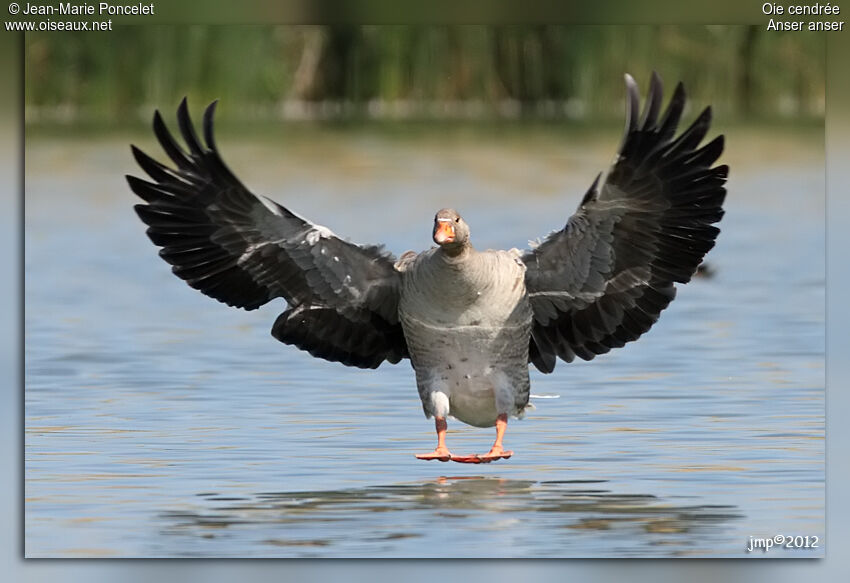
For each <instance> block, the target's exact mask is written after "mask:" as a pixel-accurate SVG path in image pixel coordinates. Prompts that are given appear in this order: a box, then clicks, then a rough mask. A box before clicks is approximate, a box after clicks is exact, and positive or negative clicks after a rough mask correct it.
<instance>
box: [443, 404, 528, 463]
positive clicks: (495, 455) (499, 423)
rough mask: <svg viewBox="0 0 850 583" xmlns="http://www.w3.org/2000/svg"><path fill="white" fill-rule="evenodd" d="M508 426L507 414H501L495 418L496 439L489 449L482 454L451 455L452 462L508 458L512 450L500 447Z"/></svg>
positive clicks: (492, 460)
mask: <svg viewBox="0 0 850 583" xmlns="http://www.w3.org/2000/svg"><path fill="white" fill-rule="evenodd" d="M507 428H508V415H507V414H506V413H505V414H502V415H499V416H498V417H497V418H496V441H495V443H493V447H491V448H490V451H488V452H487V453H485V454H484V455H479V454H473V455H453V456H452V461H453V462H460V463H462V464H487V463H490V462H494V461H496V460H500V459H508V458H509V457H511V456H512V455H514V452H512V451H510V450H506V449H504V448H503V447H502V438H503V437H504V436H505V430H506V429H507Z"/></svg>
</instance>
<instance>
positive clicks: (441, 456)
mask: <svg viewBox="0 0 850 583" xmlns="http://www.w3.org/2000/svg"><path fill="white" fill-rule="evenodd" d="M434 426H435V427H436V429H437V449H435V450H434V451H432V452H431V453H417V454H416V458H417V459H420V460H440V461H441V462H447V461H449V460H450V459H452V452H450V451H449V448H447V447H446V429H448V426H449V425H448V423H446V418H445V417H436V416H435V417H434Z"/></svg>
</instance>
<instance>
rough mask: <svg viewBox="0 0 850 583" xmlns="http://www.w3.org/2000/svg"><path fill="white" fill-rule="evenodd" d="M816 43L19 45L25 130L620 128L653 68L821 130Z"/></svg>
mask: <svg viewBox="0 0 850 583" xmlns="http://www.w3.org/2000/svg"><path fill="white" fill-rule="evenodd" d="M824 38H825V37H824V36H823V35H817V34H808V33H794V34H782V33H767V32H765V31H764V30H762V27H758V26H746V25H728V26H727V25H723V26H703V25H699V26H697V25H694V26H681V25H676V26H665V25H645V26H635V25H628V26H590V25H527V26H526V25H523V26H500V25H482V26H446V25H408V26H384V25H379V26H362V25H327V26H324V25H323V26H301V25H298V26H295V25H283V26H277V25H275V26H271V25H269V26H253V25H245V26H232V25H231V26H210V25H191V26H189V25H186V26H145V27H142V26H125V27H121V28H120V29H119V30H117V31H116V32H115V33H113V34H108V35H106V34H93V33H79V34H77V33H68V34H61V35H57V34H53V35H51V34H37V33H30V34H28V35H27V37H26V50H25V54H26V56H25V66H26V81H25V83H26V119H27V122H28V123H29V124H53V123H75V122H76V123H79V122H82V123H94V124H101V123H102V124H109V125H113V124H116V123H118V124H120V123H135V122H140V121H142V120H145V121H146V120H147V119H148V117H149V114H150V110H151V109H152V108H153V107H163V106H170V105H171V104H175V103H176V102H177V101H178V100H179V99H180V98H181V97H182V96H184V95H190V96H191V97H192V99H193V101H194V100H198V101H195V102H196V103H197V102H199V101H204V100H211V99H214V98H221V99H224V100H226V101H227V102H228V107H227V108H225V109H226V111H222V113H221V115H222V117H223V118H224V119H225V120H226V119H228V118H229V119H231V120H234V119H239V120H245V119H255V120H268V119H287V120H296V119H371V118H375V119H443V118H445V119H457V118H461V119H485V120H486V119H501V118H509V119H510V118H523V119H525V118H542V119H555V120H557V119H564V120H569V121H579V122H580V121H582V120H592V121H599V120H605V119H611V120H614V119H616V120H619V119H620V118H621V117H622V108H623V105H622V96H623V82H622V74H623V72H631V73H632V74H633V75H634V76H635V78H636V79H638V81H639V82H641V84H642V85H643V84H644V82H645V80H646V79H647V78H648V74H649V72H650V71H651V70H658V71H659V72H660V73H661V74H662V76H663V77H664V78H665V79H667V80H668V82H673V81H674V80H682V81H683V82H684V83H685V85H686V86H687V87H688V89H689V91H690V93H691V94H692V95H700V97H701V99H704V100H708V101H710V102H711V103H712V104H713V106H714V107H715V111H716V113H717V114H718V116H722V117H723V118H724V119H725V120H727V121H733V120H744V119H746V120H750V119H754V118H755V119H759V120H774V119H783V118H822V116H823V112H824V67H825V59H824V43H825V41H824Z"/></svg>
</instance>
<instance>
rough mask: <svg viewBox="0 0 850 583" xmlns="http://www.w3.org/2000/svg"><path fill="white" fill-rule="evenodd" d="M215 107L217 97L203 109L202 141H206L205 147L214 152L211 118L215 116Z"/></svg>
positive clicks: (216, 105)
mask: <svg viewBox="0 0 850 583" xmlns="http://www.w3.org/2000/svg"><path fill="white" fill-rule="evenodd" d="M216 107H218V99H216V100H215V101H213V102H212V103H210V104H209V105H208V106H207V108H206V110H204V141H205V142H206V143H207V147H208V148H209V149H210V150H212V151H214V152H215V151H216V150H217V148H216V146H215V136H214V135H213V118H214V117H215V110H216Z"/></svg>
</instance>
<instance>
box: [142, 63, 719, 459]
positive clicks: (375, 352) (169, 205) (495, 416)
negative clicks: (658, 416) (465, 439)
mask: <svg viewBox="0 0 850 583" xmlns="http://www.w3.org/2000/svg"><path fill="white" fill-rule="evenodd" d="M626 89H627V91H626V94H627V104H626V129H625V135H624V137H623V140H622V143H621V145H620V148H619V152H618V155H617V158H616V160H615V162H614V164H613V166H612V167H611V169H610V170H609V172H608V174H607V176H606V178H605V180H604V181H602V182H601V183H600V177H601V174H600V175H599V176H597V177H596V180H594V182H593V184H592V185H591V186H590V189H589V190H588V191H587V193H586V194H585V195H584V197H583V198H582V199H581V203H580V204H579V206H578V209H577V211H576V212H575V214H573V215H572V216H571V217H570V218H569V220H568V221H567V223H566V225H565V226H564V227H563V228H562V229H560V230H557V231H554V232H553V233H551V234H550V235H548V236H547V237H546V238H545V239H544V240H543V241H542V242H541V243H539V244H538V245H537V246H534V247H533V248H532V249H530V250H527V251H525V252H520V251H517V250H516V249H514V250H511V251H477V250H476V249H475V248H474V247H473V246H472V244H471V242H470V229H469V226H468V225H467V224H466V222H465V221H464V220H463V218H462V217H461V216H460V215H459V214H458V213H457V211H455V210H453V209H442V210H440V211H439V212H437V214H436V216H435V217H434V222H433V231H432V237H433V240H434V242H435V243H436V247H432V248H431V249H429V250H427V251H424V252H422V253H419V254H416V253H414V252H412V251H408V252H407V253H405V254H404V255H402V256H401V257H400V258H399V259H398V260H396V259H395V258H394V257H393V256H392V255H390V254H389V253H388V252H386V251H384V250H383V248H382V247H380V246H360V245H356V244H354V243H351V242H348V241H346V240H344V239H341V238H339V237H338V236H336V235H335V234H334V233H333V232H331V231H330V230H329V229H328V228H326V227H323V226H320V225H317V224H315V223H312V222H310V221H308V220H306V219H304V218H302V217H300V216H298V215H297V214H295V213H294V212H292V211H290V210H289V209H287V208H285V207H283V206H281V205H279V204H277V203H275V202H273V201H271V200H269V199H267V198H260V197H257V196H256V195H254V194H252V193H251V192H250V191H249V190H248V189H247V188H246V187H245V186H244V185H243V184H242V182H240V180H239V179H238V178H236V176H235V175H234V174H233V173H232V172H231V171H230V170H229V169H228V168H227V166H225V164H224V162H223V161H222V159H221V157H220V156H219V152H218V149H217V148H216V144H215V140H214V139H213V113H214V111H215V106H216V103H215V102H213V103H212V104H211V105H210V106H209V107H208V108H207V110H206V112H205V114H204V119H203V136H204V139H203V142H202V141H201V140H200V139H199V138H198V136H197V135H196V133H195V130H194V128H193V125H192V122H191V120H190V118H189V112H188V108H187V105H186V100H185V98H184V99H183V101H182V103H181V104H180V106H179V108H178V111H177V120H178V123H179V128H180V133H181V134H182V136H183V140H184V141H185V144H186V146H187V147H188V149H184V148H183V147H182V146H180V145H179V144H178V143H177V142H176V141H175V140H174V138H173V137H172V135H171V134H170V133H169V132H168V130H167V129H166V127H165V124H164V123H163V120H162V117H161V116H160V114H159V112H158V111H157V112H156V113H155V114H154V119H153V129H154V133H155V134H156V137H157V138H158V140H159V142H160V144H161V145H162V148H163V149H164V150H165V152H166V154H167V155H168V157H169V158H170V159H171V161H172V162H173V166H171V167H169V166H165V165H163V164H160V163H159V162H157V161H155V160H153V159H152V158H150V157H149V156H147V155H146V154H145V153H143V152H142V151H141V150H139V149H138V148H136V147H135V146H133V147H132V152H133V155H134V157H135V159H136V161H137V162H138V164H139V166H141V168H142V169H143V170H144V171H145V172H146V173H147V174H148V175H149V176H150V178H151V179H152V181H147V180H142V179H139V178H136V177H133V176H127V181H128V182H129V186H130V188H131V189H132V190H133V192H135V193H136V194H137V195H138V196H139V197H141V198H142V199H143V200H144V201H145V204H138V205H136V207H135V209H136V212H137V213H138V215H139V217H140V218H141V220H142V221H143V222H144V223H146V224H147V225H148V229H147V234H148V236H149V237H150V239H151V241H153V243H154V244H155V245H157V246H159V247H161V250H160V252H159V254H160V256H161V257H162V258H163V259H164V260H165V261H167V262H168V263H170V264H171V265H172V266H173V267H172V270H173V272H174V274H175V275H177V276H178V277H179V278H181V279H183V280H185V281H186V282H187V283H188V284H189V285H190V286H191V287H193V288H195V289H197V290H199V291H201V292H202V293H204V294H206V295H208V296H210V297H212V298H215V299H216V300H219V301H221V302H223V303H225V304H227V305H230V306H235V307H239V308H243V309H245V310H253V309H256V308H258V307H259V306H261V305H263V304H265V303H266V302H268V301H270V300H272V299H274V298H284V299H285V300H286V302H287V303H288V309H286V310H285V311H284V312H283V313H282V314H280V316H278V318H277V320H276V321H275V323H274V325H273V327H272V335H273V336H274V337H275V338H277V339H278V340H280V341H281V342H283V343H285V344H291V345H294V346H296V347H298V348H300V349H301V350H305V351H307V352H309V353H310V354H311V355H313V356H316V357H319V358H324V359H326V360H329V361H333V362H340V363H342V364H344V365H348V366H356V367H361V368H376V367H378V366H379V365H380V364H381V363H382V362H384V361H387V362H390V363H393V364H396V363H398V362H400V361H402V360H403V359H410V362H411V364H412V366H413V368H414V369H415V373H416V384H417V387H418V389H419V396H420V398H421V400H422V407H423V409H424V412H425V415H426V417H428V418H431V417H433V418H434V421H435V427H436V432H437V446H436V448H435V449H434V451H432V452H430V453H426V454H418V455H417V456H416V457H417V458H420V459H425V460H433V459H437V460H441V461H449V460H453V461H458V462H468V463H481V462H490V461H493V460H497V459H501V458H508V457H510V456H511V454H512V452H511V451H509V450H506V449H505V448H504V447H503V443H502V442H503V438H504V434H505V429H506V427H507V423H508V418H509V417H510V416H517V417H519V416H521V415H522V414H523V412H524V410H525V408H526V406H527V405H528V396H529V364H533V365H534V366H535V367H537V369H538V370H540V371H542V372H544V373H551V372H552V371H553V370H554V369H555V363H556V359H557V358H561V359H562V360H564V361H566V362H571V361H572V360H573V359H574V358H575V357H576V356H578V357H579V358H582V359H585V360H590V359H592V358H594V357H595V356H596V355H598V354H603V353H606V352H608V351H609V350H611V349H612V348H618V347H621V346H623V345H624V344H626V343H627V342H630V341H632V340H636V339H637V338H639V337H640V336H641V335H642V334H643V333H644V332H646V331H647V330H649V329H650V327H651V326H652V325H653V323H655V321H656V320H657V319H658V317H659V314H660V312H661V311H662V310H664V309H665V308H666V307H667V305H668V304H669V303H670V302H671V301H672V300H673V297H674V295H675V292H676V288H675V284H676V283H686V282H688V281H689V280H690V278H691V276H692V275H693V274H694V272H695V271H696V269H697V266H698V265H699V264H700V262H701V261H702V259H703V257H704V256H705V254H706V253H707V252H708V251H709V250H710V249H711V248H712V247H713V246H714V242H715V239H716V237H717V235H718V233H719V229H718V228H717V227H716V226H714V223H717V222H718V221H719V220H720V219H721V217H722V216H723V210H722V204H723V200H724V198H725V195H726V190H725V188H724V183H725V181H726V176H727V173H728V167H727V166H725V165H721V166H714V167H712V165H713V164H714V163H715V161H716V160H717V159H718V158H719V157H720V154H721V153H722V151H723V136H718V137H716V138H714V139H713V140H711V141H710V142H708V143H707V144H705V145H703V146H702V147H700V143H701V142H702V141H703V138H704V137H705V135H706V133H707V132H708V129H709V125H710V122H711V109H710V108H706V109H705V110H704V111H703V112H702V113H701V114H700V115H699V116H698V117H697V118H696V120H695V121H694V122H693V124H691V126H690V127H689V128H688V129H687V130H685V131H684V132H682V133H681V134H680V135H678V137H677V136H676V135H675V134H676V129H677V126H678V124H679V119H680V117H681V115H682V110H683V109H684V106H685V91H684V88H683V86H682V84H681V83H679V84H678V86H677V87H676V89H675V91H674V92H673V96H672V98H671V100H670V103H669V105H668V107H667V109H666V111H665V112H664V114H663V115H661V117H660V118H659V113H660V111H661V101H662V85H661V80H660V79H659V77H658V75H656V74H654V73H653V75H652V79H651V82H650V85H649V93H648V96H647V99H646V104H645V105H644V108H643V111H642V112H639V97H638V90H637V86H636V85H635V82H634V80H633V79H632V78H631V77H630V76H629V75H626ZM449 415H451V416H453V417H454V418H456V419H458V420H460V421H462V422H464V423H467V424H470V425H474V426H477V427H493V426H495V427H496V440H495V442H494V443H493V446H492V447H491V448H490V450H489V451H488V452H487V453H486V454H483V455H467V456H459V455H453V454H452V453H451V451H450V450H449V449H448V447H447V446H446V441H445V437H446V427H447V421H446V420H447V418H448V417H449Z"/></svg>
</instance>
